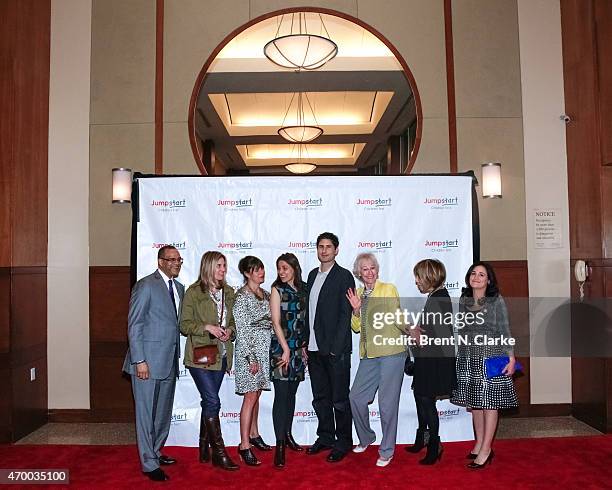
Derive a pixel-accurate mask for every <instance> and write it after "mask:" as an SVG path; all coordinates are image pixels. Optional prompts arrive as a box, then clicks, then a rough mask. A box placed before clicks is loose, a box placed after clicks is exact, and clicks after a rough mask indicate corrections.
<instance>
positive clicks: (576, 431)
mask: <svg viewBox="0 0 612 490" xmlns="http://www.w3.org/2000/svg"><path fill="white" fill-rule="evenodd" d="M592 435H601V432H599V431H597V430H595V429H593V428H592V427H590V426H589V425H586V424H585V423H583V422H581V421H579V420H576V419H575V418H573V417H537V418H536V417H534V418H502V419H500V422H499V429H498V433H497V437H498V438H499V439H516V438H527V437H534V438H535V437H569V436H592ZM135 443H136V433H135V428H134V424H59V423H51V424H47V425H44V426H43V427H41V428H40V429H38V430H37V431H35V432H33V433H32V434H30V435H28V436H26V437H24V438H23V439H21V440H20V441H18V442H17V444H92V445H93V444H135Z"/></svg>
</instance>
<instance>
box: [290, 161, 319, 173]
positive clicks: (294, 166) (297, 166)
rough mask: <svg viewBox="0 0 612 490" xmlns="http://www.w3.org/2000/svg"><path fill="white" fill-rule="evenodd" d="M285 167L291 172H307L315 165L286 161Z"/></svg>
mask: <svg viewBox="0 0 612 490" xmlns="http://www.w3.org/2000/svg"><path fill="white" fill-rule="evenodd" d="M285 168H286V169H287V170H289V172H291V173H293V174H309V173H310V172H312V171H313V170H314V169H315V168H317V166H316V165H315V164H314V163H297V162H296V163H288V164H287V165H285Z"/></svg>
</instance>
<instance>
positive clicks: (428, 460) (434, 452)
mask: <svg viewBox="0 0 612 490" xmlns="http://www.w3.org/2000/svg"><path fill="white" fill-rule="evenodd" d="M441 458H442V444H440V438H439V437H438V436H431V437H430V438H429V442H428V443H427V454H426V455H425V457H424V458H423V459H422V460H421V461H419V463H421V464H427V465H430V464H435V463H436V462H438V461H440V459H441Z"/></svg>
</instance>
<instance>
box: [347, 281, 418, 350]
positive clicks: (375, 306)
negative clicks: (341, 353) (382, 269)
mask: <svg viewBox="0 0 612 490" xmlns="http://www.w3.org/2000/svg"><path fill="white" fill-rule="evenodd" d="M363 290H364V288H363V287H360V288H358V289H357V295H359V296H362V295H363ZM399 308H400V301H399V294H398V292H397V288H396V287H395V286H394V285H393V284H389V283H385V282H381V281H376V284H374V290H373V291H372V293H371V294H370V296H369V298H368V305H367V308H366V311H365V318H366V322H365V325H366V328H365V329H364V331H363V332H361V327H362V325H363V322H362V321H361V320H362V318H361V315H360V316H355V315H353V316H352V318H351V328H352V329H353V331H354V332H355V333H360V332H361V338H360V340H359V357H360V358H361V359H363V358H369V359H371V358H374V357H384V356H392V355H394V354H399V353H401V352H405V351H406V350H407V349H406V343H405V342H404V340H405V334H404V332H403V331H402V330H401V328H400V326H399V325H397V324H396V323H395V322H393V323H390V324H389V323H386V322H382V319H381V318H380V316H382V315H384V314H385V313H394V314H395V312H396V311H398V310H399ZM375 313H378V314H379V315H378V317H377V318H378V319H379V320H380V321H379V322H378V323H379V325H378V326H380V328H374V314H375ZM381 314H382V315H381Z"/></svg>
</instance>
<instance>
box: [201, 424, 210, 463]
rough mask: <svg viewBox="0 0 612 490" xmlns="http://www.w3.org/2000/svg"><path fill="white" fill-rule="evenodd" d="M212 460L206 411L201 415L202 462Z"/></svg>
mask: <svg viewBox="0 0 612 490" xmlns="http://www.w3.org/2000/svg"><path fill="white" fill-rule="evenodd" d="M209 461H210V450H209V442H208V431H207V430H206V417H205V416H204V412H202V415H201V416H200V463H208V462H209Z"/></svg>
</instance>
